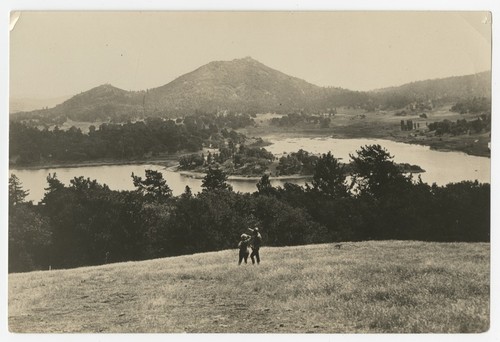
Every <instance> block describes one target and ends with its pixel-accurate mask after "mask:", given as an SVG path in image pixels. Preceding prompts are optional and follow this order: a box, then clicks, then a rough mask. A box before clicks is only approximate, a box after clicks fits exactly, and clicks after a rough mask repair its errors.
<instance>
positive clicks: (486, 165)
mask: <svg viewBox="0 0 500 342" xmlns="http://www.w3.org/2000/svg"><path fill="white" fill-rule="evenodd" d="M273 141H274V143H273V144H272V145H270V146H267V147H266V149H267V150H269V151H271V152H272V153H274V154H276V155H278V156H279V155H281V154H282V153H284V152H286V153H290V152H295V151H298V150H299V149H303V150H306V151H309V152H312V153H326V152H328V151H331V152H332V153H333V155H334V156H335V157H336V158H341V160H342V161H344V162H348V161H349V154H350V153H351V154H352V153H355V151H356V150H357V149H359V148H360V146H363V145H368V144H380V145H382V146H383V147H385V148H386V149H387V150H388V151H389V152H390V153H391V155H394V156H395V157H394V161H395V162H398V163H410V164H416V165H419V166H420V167H422V168H423V169H424V170H426V172H425V173H423V174H421V176H422V180H423V181H424V182H427V183H433V182H435V183H437V184H438V185H444V184H447V183H450V182H459V181H462V180H476V179H477V180H478V181H479V182H484V183H489V182H490V159H489V158H485V157H475V156H469V155H466V154H464V153H460V152H439V151H432V150H430V149H429V148H428V147H425V146H420V145H409V144H403V143H397V142H393V141H388V140H374V139H333V138H275V139H274V140H273ZM146 169H152V170H157V171H161V172H162V173H163V177H164V178H165V179H166V180H167V183H168V185H169V186H170V188H172V191H173V193H174V195H180V194H181V193H182V192H183V191H184V189H185V187H186V185H187V186H189V187H190V188H191V191H193V192H194V193H196V192H199V191H201V179H194V178H190V177H186V176H182V175H180V174H179V173H177V172H173V171H171V170H168V169H166V168H165V167H163V166H159V165H151V164H149V165H148V164H140V165H112V166H88V167H75V168H54V169H40V170H11V172H13V173H15V174H16V175H17V176H18V177H19V179H20V180H21V182H22V184H23V188H24V189H27V190H29V191H30V194H29V196H28V197H27V200H32V201H34V202H35V203H36V202H38V201H40V200H41V199H42V197H43V194H44V193H45V190H44V188H45V187H46V186H47V182H46V177H47V175H48V174H49V173H54V172H56V173H57V177H58V179H59V180H60V181H62V182H63V183H64V184H69V181H70V180H71V179H73V178H74V177H77V176H84V177H88V178H90V179H97V181H98V182H99V183H104V184H107V185H108V186H109V187H110V188H111V189H113V190H133V189H134V185H133V183H132V178H131V174H132V172H133V173H135V174H136V175H139V176H142V177H143V176H144V170H146ZM230 183H231V185H232V186H233V189H234V190H235V191H241V192H254V191H256V190H257V188H256V186H255V184H256V183H257V180H232V181H230ZM284 183H285V181H280V180H272V181H271V184H272V185H273V186H279V185H283V184H284ZM293 183H296V184H299V185H304V184H305V181H304V180H298V181H293Z"/></svg>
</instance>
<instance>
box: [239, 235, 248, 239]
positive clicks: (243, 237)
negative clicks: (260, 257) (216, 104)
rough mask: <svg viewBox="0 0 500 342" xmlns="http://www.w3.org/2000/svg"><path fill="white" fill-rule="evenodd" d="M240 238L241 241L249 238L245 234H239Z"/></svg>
mask: <svg viewBox="0 0 500 342" xmlns="http://www.w3.org/2000/svg"><path fill="white" fill-rule="evenodd" d="M240 237H241V238H242V239H246V238H248V237H249V236H248V235H247V234H241V236H240Z"/></svg>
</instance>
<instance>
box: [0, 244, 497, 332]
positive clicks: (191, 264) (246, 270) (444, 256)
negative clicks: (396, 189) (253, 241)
mask: <svg viewBox="0 0 500 342" xmlns="http://www.w3.org/2000/svg"><path fill="white" fill-rule="evenodd" d="M261 255H262V259H263V261H262V263H261V265H259V266H252V265H251V264H248V265H242V266H238V265H237V256H238V255H237V251H236V250H226V251H220V252H213V253H205V254H195V255H189V256H181V257H173V258H165V259H156V260H148V261H142V262H129V263H119V264H109V265H104V266H98V267H85V268H79V269H72V270H52V271H43V272H31V273H24V274H10V275H9V301H8V302H9V308H8V310H9V329H10V331H11V332H36V333H41V332H86V333H92V332H245V333H261V332H270V333H274V332H276V333H286V332H302V333H305V332H317V333H349V332H353V333H364V332H405V333H416V332H454V333H459V332H484V331H486V330H488V328H489V293H490V286H489V283H490V274H489V268H490V261H489V260H490V244H489V243H426V242H412V241H380V242H374V241H370V242H359V243H344V244H343V245H342V248H340V249H336V248H334V246H333V245H332V244H323V245H309V246H299V247H284V248H271V247H264V248H262V249H261Z"/></svg>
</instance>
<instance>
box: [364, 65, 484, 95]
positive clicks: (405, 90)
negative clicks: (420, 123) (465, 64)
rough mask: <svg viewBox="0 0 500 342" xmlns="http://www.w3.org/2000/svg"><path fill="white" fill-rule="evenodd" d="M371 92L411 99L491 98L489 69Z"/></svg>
mask: <svg viewBox="0 0 500 342" xmlns="http://www.w3.org/2000/svg"><path fill="white" fill-rule="evenodd" d="M371 93H372V94H373V95H375V97H380V98H383V97H386V96H387V95H392V96H399V97H404V98H406V99H408V100H413V101H423V100H433V101H457V100H459V99H465V98H469V97H486V98H491V71H484V72H481V73H477V74H472V75H466V76H455V77H447V78H439V79H433V80H425V81H417V82H411V83H407V84H403V85H401V86H398V87H389V88H383V89H377V90H374V91H372V92H371Z"/></svg>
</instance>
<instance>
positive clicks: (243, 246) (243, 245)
mask: <svg viewBox="0 0 500 342" xmlns="http://www.w3.org/2000/svg"><path fill="white" fill-rule="evenodd" d="M251 239H252V237H251V236H250V235H247V234H241V236H240V242H239V243H238V248H239V249H240V258H239V260H238V265H241V262H242V261H243V260H245V264H246V263H247V260H248V254H249V253H250V252H249V251H248V246H249V245H250V240H251Z"/></svg>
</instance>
